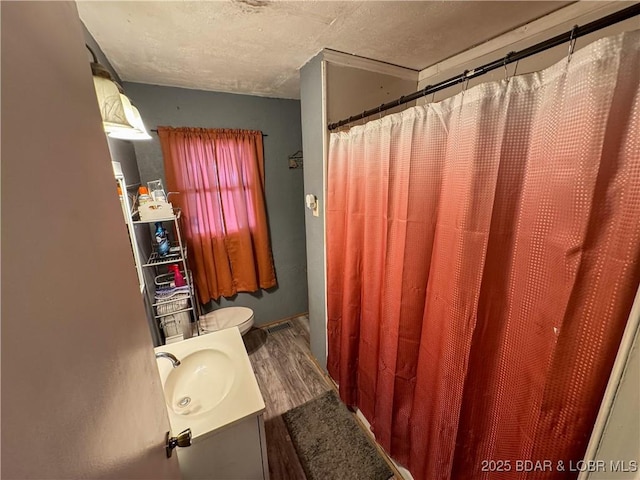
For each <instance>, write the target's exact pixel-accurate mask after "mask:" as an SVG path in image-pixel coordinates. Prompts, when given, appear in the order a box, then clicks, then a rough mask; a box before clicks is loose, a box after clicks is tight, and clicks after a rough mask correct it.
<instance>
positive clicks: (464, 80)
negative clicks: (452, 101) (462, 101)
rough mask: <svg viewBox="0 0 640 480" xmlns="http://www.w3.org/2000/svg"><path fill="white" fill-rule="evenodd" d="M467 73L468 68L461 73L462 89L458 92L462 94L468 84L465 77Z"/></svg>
mask: <svg viewBox="0 0 640 480" xmlns="http://www.w3.org/2000/svg"><path fill="white" fill-rule="evenodd" d="M468 73H469V70H465V71H464V73H463V74H462V76H463V77H464V78H463V80H462V82H461V83H462V91H461V92H460V93H462V94H464V92H466V91H467V85H469V79H468V78H467V74H468Z"/></svg>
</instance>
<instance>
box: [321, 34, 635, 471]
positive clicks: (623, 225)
mask: <svg viewBox="0 0 640 480" xmlns="http://www.w3.org/2000/svg"><path fill="white" fill-rule="evenodd" d="M639 52H640V35H639V32H633V33H624V34H621V35H619V36H616V37H611V38H607V39H601V40H598V41H596V42H595V43H593V44H591V45H589V46H588V47H586V48H584V49H582V50H580V51H577V52H575V53H574V54H573V56H572V57H571V59H570V61H568V60H567V59H565V60H563V61H561V62H559V63H558V64H556V65H554V66H552V67H550V68H548V69H546V70H544V71H541V72H538V73H535V74H528V75H522V76H518V77H513V78H511V79H509V80H508V81H507V80H505V81H503V82H500V83H487V84H482V85H478V86H476V87H474V88H472V89H469V90H467V91H465V92H463V93H461V94H459V95H456V96H455V97H452V98H450V99H448V100H445V101H443V102H440V103H437V104H430V105H426V106H419V107H413V108H410V109H408V110H406V111H404V112H402V113H399V114H394V115H390V116H388V117H385V118H383V119H380V120H376V121H372V122H370V123H368V124H366V125H363V126H359V127H354V128H352V129H351V130H350V131H348V132H346V133H345V132H342V133H333V134H332V135H331V139H330V150H329V165H328V192H327V193H328V198H327V264H328V265H327V282H328V285H327V292H328V293H327V294H328V339H329V340H328V347H329V351H328V370H329V373H330V375H331V376H332V377H333V378H334V379H335V381H336V382H337V383H338V384H339V388H340V395H341V397H342V399H343V400H344V401H345V402H346V403H347V404H350V405H355V406H357V407H358V408H359V409H360V410H361V411H362V413H363V414H364V415H365V417H366V418H367V419H368V420H369V421H370V422H371V425H372V429H373V431H374V433H375V435H376V438H377V439H378V441H379V443H380V444H381V445H382V446H383V447H384V448H385V449H386V450H387V451H388V452H389V453H390V454H391V455H392V456H393V457H394V458H395V459H397V460H398V461H399V462H400V463H401V464H403V465H405V466H407V467H408V468H409V470H410V471H411V472H412V474H413V476H414V477H415V478H416V479H428V480H435V479H485V478H491V479H497V478H504V479H519V478H527V479H534V478H536V479H537V478H545V479H559V478H575V477H576V476H577V472H576V471H575V469H574V470H572V466H575V462H576V461H578V460H580V459H581V458H582V456H583V454H584V451H585V449H586V445H587V443H588V440H589V436H590V433H591V429H592V426H593V423H594V421H595V417H596V414H597V412H598V409H599V405H600V401H601V399H602V395H603V392H604V389H605V386H606V383H607V379H608V376H609V373H610V370H611V367H612V364H613V361H614V358H615V355H616V351H617V348H618V344H619V341H620V338H621V336H622V332H623V329H624V327H625V323H626V321H627V316H628V314H629V311H630V308H631V304H632V301H633V297H634V295H635V292H636V289H637V287H638V282H639V280H640V262H639V260H640V241H639V240H640V238H639V237H640V137H639V135H638V132H640V94H639V85H640V53H639ZM523 460H536V461H541V462H544V463H540V464H539V465H538V467H539V468H538V469H533V468H531V465H529V466H528V467H527V466H526V465H525V464H524V463H518V462H521V461H523ZM570 461H571V462H573V463H569V462H570Z"/></svg>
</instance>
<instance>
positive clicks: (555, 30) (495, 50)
mask: <svg viewBox="0 0 640 480" xmlns="http://www.w3.org/2000/svg"><path fill="white" fill-rule="evenodd" d="M633 3H637V2H617V1H614V2H611V1H606V2H605V1H598V2H593V1H581V2H577V3H574V4H571V5H569V6H567V7H565V8H563V9H561V10H557V11H555V12H553V13H551V14H549V15H546V16H545V17H542V18H540V19H538V20H536V21H534V22H531V23H529V24H527V25H524V26H522V27H520V28H518V29H516V30H514V31H512V32H508V33H506V34H504V35H501V36H499V37H497V38H494V39H492V40H490V41H488V42H486V43H485V44H482V45H480V46H478V47H475V48H472V49H470V50H467V51H465V52H463V53H461V54H459V55H456V56H454V57H451V58H449V59H447V60H445V61H443V62H440V63H438V64H436V65H433V66H431V67H428V68H426V69H424V70H422V71H421V72H420V75H419V83H418V90H420V89H423V88H424V87H426V86H427V85H434V84H436V83H438V82H440V81H443V80H446V79H448V78H450V77H453V76H456V75H459V74H461V73H463V72H464V71H465V70H471V69H473V68H475V67H479V66H481V65H484V64H487V63H489V62H492V61H494V60H496V59H498V58H503V57H504V56H505V55H506V54H507V53H509V52H512V51H518V50H522V49H524V48H526V47H530V46H532V45H535V44H536V43H538V42H541V41H543V40H547V39H548V38H551V37H554V36H555V35H559V34H562V33H565V32H567V31H570V30H571V28H572V27H573V26H574V25H576V24H577V25H584V24H586V23H589V22H591V21H593V20H597V19H599V18H601V17H604V16H606V15H608V14H610V13H613V12H615V11H618V10H621V9H622V8H624V7H628V6H629V5H632V4H633ZM638 28H640V17H635V18H632V19H629V20H626V21H624V22H620V23H618V24H616V25H612V26H610V27H607V28H604V29H602V30H599V31H597V32H594V33H592V34H589V35H585V36H584V37H580V38H579V39H578V40H577V41H576V45H575V50H578V49H580V48H581V47H584V46H585V45H588V44H589V43H591V42H593V41H595V40H597V39H598V38H603V37H606V36H609V35H614V34H616V33H620V32H623V31H626V30H635V29H638ZM568 51H569V46H568V44H567V45H560V46H558V47H555V48H552V49H550V50H547V51H545V52H542V53H540V54H538V55H534V56H532V57H529V58H526V59H523V60H521V61H520V62H518V64H517V74H518V75H520V74H523V73H530V72H536V71H539V70H542V69H544V68H547V67H549V66H551V65H553V64H554V63H556V62H558V61H560V60H562V59H565V58H566V57H567V53H568ZM515 69H516V64H515V63H512V64H510V65H508V66H507V75H513V72H514V71H515ZM504 78H505V70H504V69H503V68H500V69H497V70H494V71H492V72H490V73H487V74H486V75H482V76H480V77H476V78H474V79H471V80H470V81H469V83H468V85H467V88H471V87H473V86H474V85H478V84H480V83H486V82H491V81H500V80H503V79H504ZM462 89H463V86H462V85H461V84H459V85H456V86H453V87H450V88H448V89H446V90H442V91H440V92H437V93H436V94H435V101H436V102H437V101H440V100H444V99H445V98H447V97H450V96H452V95H456V94H458V93H460V92H461V91H462ZM431 101H432V96H431V95H429V96H427V97H425V98H423V99H419V100H417V102H416V103H417V104H418V105H421V104H423V103H428V102H431Z"/></svg>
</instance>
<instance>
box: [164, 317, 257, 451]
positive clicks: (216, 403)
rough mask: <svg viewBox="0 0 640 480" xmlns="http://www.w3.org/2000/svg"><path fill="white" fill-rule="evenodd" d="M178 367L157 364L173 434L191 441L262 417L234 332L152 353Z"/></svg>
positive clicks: (253, 382)
mask: <svg viewBox="0 0 640 480" xmlns="http://www.w3.org/2000/svg"><path fill="white" fill-rule="evenodd" d="M154 350H155V352H156V353H159V352H167V353H171V354H173V355H174V356H175V357H176V358H177V359H178V360H180V365H179V366H177V367H175V368H173V366H172V362H171V361H170V360H169V359H167V358H157V359H156V364H157V366H158V372H159V373H160V380H161V381H162V388H163V390H164V397H165V403H166V405H167V412H168V413H169V421H170V423H171V429H172V431H173V432H181V431H183V430H185V429H186V428H191V433H192V436H193V438H194V439H196V438H197V437H200V436H203V435H205V434H208V433H210V432H213V431H215V430H218V429H220V428H222V427H226V426H229V425H231V424H234V423H236V422H239V421H241V420H243V419H245V418H247V417H249V416H251V415H259V414H260V413H262V412H264V409H265V406H264V400H263V399H262V395H261V393H260V389H259V387H258V382H257V381H256V377H255V375H254V373H253V368H252V367H251V362H250V361H249V356H248V355H247V351H246V350H245V347H244V343H243V342H242V336H241V335H240V331H239V330H238V329H237V328H229V329H226V330H220V331H218V332H213V333H209V334H207V335H201V336H199V337H193V338H190V339H188V340H184V341H182V342H176V343H171V344H169V345H163V346H161V347H156V348H155V349H154Z"/></svg>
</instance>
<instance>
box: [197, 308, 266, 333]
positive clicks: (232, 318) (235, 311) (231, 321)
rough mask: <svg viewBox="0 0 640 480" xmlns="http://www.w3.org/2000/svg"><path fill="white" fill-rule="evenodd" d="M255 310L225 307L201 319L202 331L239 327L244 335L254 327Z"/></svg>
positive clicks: (208, 331)
mask: <svg viewBox="0 0 640 480" xmlns="http://www.w3.org/2000/svg"><path fill="white" fill-rule="evenodd" d="M253 321H254V317H253V310H251V309H250V308H247V307H225V308H219V309H218V310H214V311H213V312H209V313H207V314H205V315H202V316H201V317H200V329H201V330H202V331H203V332H204V333H210V332H217V331H218V330H224V329H227V328H233V327H238V329H239V330H240V334H241V335H244V334H245V333H247V332H248V331H249V330H250V329H251V327H252V326H253Z"/></svg>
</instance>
